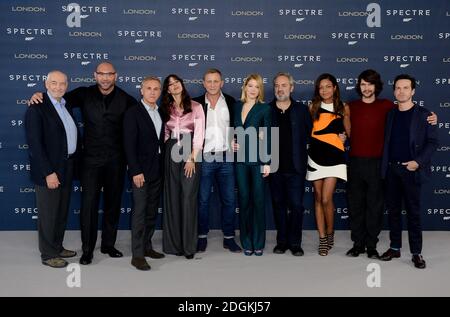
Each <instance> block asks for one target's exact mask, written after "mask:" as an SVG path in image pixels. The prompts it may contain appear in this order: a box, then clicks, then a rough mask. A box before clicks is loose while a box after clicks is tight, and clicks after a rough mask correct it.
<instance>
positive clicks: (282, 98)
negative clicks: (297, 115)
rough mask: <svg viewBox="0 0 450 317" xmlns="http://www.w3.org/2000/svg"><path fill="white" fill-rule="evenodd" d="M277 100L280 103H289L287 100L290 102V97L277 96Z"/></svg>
mask: <svg viewBox="0 0 450 317" xmlns="http://www.w3.org/2000/svg"><path fill="white" fill-rule="evenodd" d="M275 98H277V100H278V101H287V100H289V96H286V95H283V96H280V95H275Z"/></svg>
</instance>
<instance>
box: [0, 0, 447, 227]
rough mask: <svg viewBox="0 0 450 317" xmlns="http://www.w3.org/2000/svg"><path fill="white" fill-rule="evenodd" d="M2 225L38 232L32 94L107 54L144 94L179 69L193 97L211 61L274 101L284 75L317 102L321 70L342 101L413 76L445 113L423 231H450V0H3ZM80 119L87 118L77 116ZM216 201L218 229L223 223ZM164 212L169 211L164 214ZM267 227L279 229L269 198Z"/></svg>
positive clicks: (81, 80) (309, 199) (343, 215)
mask: <svg viewBox="0 0 450 317" xmlns="http://www.w3.org/2000/svg"><path fill="white" fill-rule="evenodd" d="M0 17H1V20H0V25H1V28H0V43H1V51H0V79H1V83H2V84H1V86H0V96H1V101H0V155H1V160H0V230H32V229H35V228H36V219H37V216H38V213H37V210H36V208H35V202H34V189H33V185H32V183H31V182H30V180H29V170H30V165H29V162H28V156H27V148H28V146H27V144H26V140H25V131H24V114H25V110H26V108H27V99H29V97H30V96H31V95H32V94H33V93H34V92H35V91H43V90H44V80H45V77H46V74H47V72H48V71H49V70H53V69H60V70H62V71H64V72H65V73H67V74H68V75H69V81H70V83H69V89H70V88H75V87H78V86H87V85H91V84H93V83H94V80H93V75H92V74H93V71H94V69H95V66H96V64H97V63H99V62H100V61H102V60H108V61H110V62H112V63H113V64H114V65H115V66H116V68H117V71H118V73H119V78H118V82H117V84H118V86H120V87H121V88H123V89H125V90H126V91H127V92H128V93H130V94H131V95H133V96H135V97H139V90H138V88H139V83H140V81H141V79H142V78H143V77H144V76H146V75H155V76H158V77H161V78H164V77H165V76H166V75H167V74H169V73H177V74H178V75H180V76H181V77H182V78H184V80H185V83H186V87H187V89H188V90H189V92H190V94H191V95H192V96H196V95H199V94H201V93H202V92H203V89H202V74H203V72H204V71H205V70H206V69H207V68H209V67H216V68H219V69H221V70H222V71H223V75H224V80H225V86H224V91H225V92H227V93H229V94H231V95H233V96H235V97H239V96H240V88H241V85H242V82H243V79H244V78H245V77H246V75H247V74H249V73H252V72H258V73H260V74H261V75H262V76H263V78H264V83H265V84H266V85H265V90H266V95H267V98H266V99H267V101H270V100H271V98H272V97H273V93H272V78H273V76H274V75H275V74H276V73H277V72H279V71H287V72H290V73H291V74H292V75H293V76H294V78H295V91H294V97H295V98H296V99H298V100H300V101H302V102H303V103H305V104H308V102H310V99H311V96H312V92H313V86H314V79H315V78H316V77H317V76H318V75H319V74H320V73H323V72H330V73H333V74H334V75H335V76H336V77H337V78H338V80H339V83H340V87H341V91H342V94H343V99H344V100H352V99H356V98H357V97H358V96H357V94H356V92H355V89H354V88H355V84H356V78H357V76H358V74H359V73H360V72H361V71H362V70H364V69H367V68H374V69H376V70H378V71H379V72H380V74H381V75H382V78H383V80H384V82H385V89H384V91H383V92H382V94H381V97H384V98H392V97H393V96H392V80H393V78H394V77H395V76H396V75H397V74H400V73H409V74H412V75H413V76H415V77H416V78H417V80H418V82H417V89H416V95H415V98H416V102H417V103H418V104H419V105H421V106H426V107H427V108H428V109H430V110H432V111H434V112H436V113H437V115H438V116H439V137H440V146H439V149H438V151H437V153H436V154H435V155H434V158H433V163H432V167H431V168H432V175H433V177H432V179H431V181H430V182H429V183H428V184H426V185H425V186H424V187H423V193H422V194H423V206H422V214H423V227H424V229H425V230H449V228H450V188H449V181H450V164H449V152H450V142H449V131H450V114H449V109H450V45H449V44H450V1H448V0H433V1H422V0H395V1H387V0H386V1H363V0H358V1H357V0H340V1H331V0H329V1H325V0H302V1H299V0H278V1H264V0H246V1H242V0H239V1H236V0H227V1H223V0H222V1H219V0H209V1H198V0H197V1H191V0H186V1H172V0H165V1H143V0H141V1H139V0H126V1H124V0H116V1H101V0H98V1H74V2H70V1H49V0H48V1H26V0H23V1H2V2H1V3H0ZM78 119H79V125H80V126H82V118H81V116H80V115H79V113H78ZM129 187H130V186H129V182H127V189H126V190H125V191H124V193H123V204H122V215H121V220H120V227H121V229H128V228H129V220H130V214H131V210H132V204H131V191H130V189H129ZM81 190H82V189H81V188H80V185H79V183H78V182H75V183H74V186H73V195H72V203H71V208H70V218H69V224H68V227H69V229H77V228H79V208H80V192H81ZM334 197H335V203H336V228H337V229H346V228H348V210H347V207H346V192H345V183H339V184H338V186H337V189H336V194H335V196H334ZM304 203H305V208H306V210H305V224H304V228H305V229H314V228H315V220H314V209H313V192H312V186H311V184H310V183H307V185H306V196H305V201H304ZM219 206H220V203H219V200H218V197H217V196H214V197H213V198H212V207H211V213H212V217H211V225H212V227H213V228H220V220H219V219H220V208H219ZM161 212H162V210H161ZM267 219H268V226H267V227H268V228H269V229H272V228H273V218H272V214H271V208H270V203H269V200H268V204H267Z"/></svg>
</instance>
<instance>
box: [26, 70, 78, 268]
mask: <svg viewBox="0 0 450 317" xmlns="http://www.w3.org/2000/svg"><path fill="white" fill-rule="evenodd" d="M67 86H68V83H67V76H66V75H65V74H64V73H62V72H60V71H52V72H50V73H49V74H48V76H47V80H46V81H45V87H46V88H47V93H44V94H43V103H40V104H38V105H36V106H33V107H29V108H28V109H27V112H26V119H25V129H26V136H27V142H28V146H29V156H30V163H31V178H32V180H33V182H34V183H35V191H36V205H37V209H38V215H39V218H38V232H39V250H40V252H41V259H42V263H43V264H44V265H48V266H50V267H54V268H62V267H65V266H67V264H68V263H67V261H66V260H64V258H69V257H73V256H75V255H76V252H75V251H70V250H66V249H64V247H63V245H62V244H63V240H64V232H65V229H66V223H67V215H68V212H69V203H70V193H71V190H72V177H73V171H74V165H75V153H76V151H77V141H78V131H77V127H76V124H75V121H74V119H73V116H72V113H71V112H70V111H68V109H70V108H66V101H65V100H64V98H62V97H63V95H64V94H65V92H66V90H67Z"/></svg>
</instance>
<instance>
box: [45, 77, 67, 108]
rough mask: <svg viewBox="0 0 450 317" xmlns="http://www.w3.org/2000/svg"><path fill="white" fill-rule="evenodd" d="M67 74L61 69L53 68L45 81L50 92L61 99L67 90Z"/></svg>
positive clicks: (57, 98)
mask: <svg viewBox="0 0 450 317" xmlns="http://www.w3.org/2000/svg"><path fill="white" fill-rule="evenodd" d="M67 86H68V82H67V75H66V74H64V73H63V72H61V71H59V70H53V71H51V72H49V73H48V75H47V80H46V81H45V88H47V91H48V93H49V94H50V95H51V96H52V97H53V98H55V99H56V100H58V101H60V100H61V98H62V96H64V94H65V93H66V91H67Z"/></svg>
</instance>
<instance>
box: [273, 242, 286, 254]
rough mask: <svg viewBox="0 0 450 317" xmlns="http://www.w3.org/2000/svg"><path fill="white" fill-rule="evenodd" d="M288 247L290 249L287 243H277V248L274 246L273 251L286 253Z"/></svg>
mask: <svg viewBox="0 0 450 317" xmlns="http://www.w3.org/2000/svg"><path fill="white" fill-rule="evenodd" d="M287 249H288V248H287V246H286V245H284V244H277V245H276V246H275V248H273V253H276V254H284V252H286V250H287Z"/></svg>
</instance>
